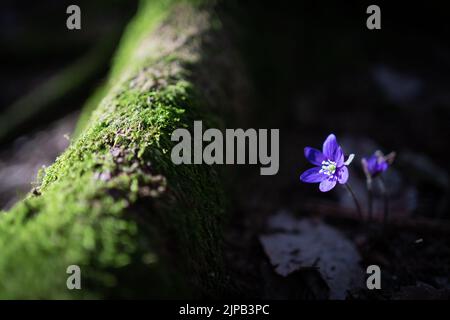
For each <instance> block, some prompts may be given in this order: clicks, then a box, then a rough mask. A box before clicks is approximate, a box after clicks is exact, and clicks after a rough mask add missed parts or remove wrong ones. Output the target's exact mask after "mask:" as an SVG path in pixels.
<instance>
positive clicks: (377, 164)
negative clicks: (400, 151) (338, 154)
mask: <svg viewBox="0 0 450 320" xmlns="http://www.w3.org/2000/svg"><path fill="white" fill-rule="evenodd" d="M394 158H395V153H394V152H391V153H390V154H388V155H387V156H385V155H384V154H383V153H382V152H381V151H376V152H375V153H374V154H373V155H372V156H370V157H369V158H362V160H361V163H362V166H363V169H364V172H365V173H366V175H367V176H368V177H371V178H374V177H376V176H377V175H379V174H380V173H383V172H384V171H386V170H387V169H388V168H389V165H390V164H391V163H392V162H393V161H394Z"/></svg>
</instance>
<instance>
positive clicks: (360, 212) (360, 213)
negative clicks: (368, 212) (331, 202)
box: [345, 183, 363, 219]
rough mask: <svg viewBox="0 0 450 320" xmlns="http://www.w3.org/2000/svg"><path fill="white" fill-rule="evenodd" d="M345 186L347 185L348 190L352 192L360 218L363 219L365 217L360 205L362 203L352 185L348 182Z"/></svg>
mask: <svg viewBox="0 0 450 320" xmlns="http://www.w3.org/2000/svg"><path fill="white" fill-rule="evenodd" d="M345 186H346V187H347V190H348V192H350V195H351V196H352V198H353V201H354V202H355V206H356V209H357V210H358V216H359V218H360V219H362V218H363V215H362V210H361V206H360V204H359V201H358V199H357V198H356V195H355V193H354V192H353V190H352V188H351V187H350V185H349V184H348V183H346V184H345Z"/></svg>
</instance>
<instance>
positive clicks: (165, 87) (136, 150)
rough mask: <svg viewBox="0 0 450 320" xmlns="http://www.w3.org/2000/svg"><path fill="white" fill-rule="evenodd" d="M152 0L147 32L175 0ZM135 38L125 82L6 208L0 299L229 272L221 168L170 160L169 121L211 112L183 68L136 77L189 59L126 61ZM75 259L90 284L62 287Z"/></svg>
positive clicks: (175, 285)
mask: <svg viewBox="0 0 450 320" xmlns="http://www.w3.org/2000/svg"><path fill="white" fill-rule="evenodd" d="M151 3H152V5H149V4H146V5H143V6H141V8H140V14H139V17H138V18H137V21H138V22H136V21H135V22H134V27H133V28H137V29H139V30H141V29H142V30H141V31H140V34H139V35H138V36H137V38H138V39H140V40H141V41H142V39H143V36H142V35H144V34H148V33H149V30H152V29H154V28H155V26H156V21H158V22H160V21H162V19H163V18H164V17H166V16H167V15H168V12H169V11H170V10H171V9H170V8H171V6H170V5H169V4H168V2H166V1H160V2H155V1H152V2H151ZM155 3H158V4H160V6H156V7H155V6H154V4H155ZM155 8H160V9H159V11H155V10H154V9H155ZM189 8H191V7H186V9H189ZM189 10H194V11H192V12H191V14H193V15H195V9H189ZM189 10H188V11H189ZM145 17H150V18H149V19H148V21H151V22H148V21H147V20H146V19H145ZM144 20H146V21H147V22H148V23H145V26H144V25H141V23H143V21H144ZM137 25H139V26H137ZM133 28H131V30H133ZM127 37H136V34H134V32H131V34H130V33H128V34H127ZM127 39H128V38H125V39H124V41H123V46H122V49H121V50H120V51H119V56H122V57H121V58H118V59H117V60H116V62H115V63H116V68H115V69H114V70H113V72H112V75H111V79H113V80H115V81H118V82H117V83H116V84H114V85H113V86H111V87H109V90H108V94H107V95H106V96H105V97H104V98H103V99H102V101H101V102H100V104H99V106H98V107H97V108H96V110H95V112H93V114H92V115H91V116H90V120H89V121H87V122H86V124H85V129H84V130H83V132H82V133H81V134H80V135H79V137H78V138H77V139H76V140H74V142H73V143H72V144H71V146H70V147H69V148H68V149H67V150H66V152H65V153H63V154H62V155H61V156H60V157H59V158H58V159H57V160H56V162H55V163H54V164H53V165H52V166H50V167H49V168H47V169H46V170H45V172H44V173H42V174H41V177H40V178H39V180H38V185H37V187H36V189H35V192H34V193H32V194H30V195H29V196H28V197H27V198H26V199H25V200H24V201H22V202H20V203H19V204H18V205H16V206H15V207H14V208H13V209H12V210H10V211H9V212H5V213H2V214H1V216H0V252H1V254H0V298H80V297H82V298H102V297H136V296H140V297H144V296H145V297H152V296H154V297H186V296H191V295H198V294H202V293H205V292H209V293H211V292H214V291H217V289H218V287H220V284H221V283H222V281H223V279H222V278H221V258H220V257H221V254H220V247H221V244H220V236H218V235H220V234H221V232H220V228H221V227H220V226H221V221H222V219H223V216H224V201H223V199H224V195H223V191H222V188H221V180H220V177H219V175H218V173H217V172H216V170H215V169H214V168H213V167H210V166H197V165H195V166H194V165H180V166H175V165H174V164H173V163H172V162H171V159H170V150H171V147H172V145H173V143H172V142H171V141H170V135H171V133H172V131H173V130H174V129H176V128H178V127H190V126H192V124H193V119H203V120H204V121H206V123H208V116H206V118H205V115H207V114H208V113H207V112H206V106H205V105H204V102H203V99H202V96H201V94H199V92H197V88H194V86H193V85H192V84H191V82H190V81H189V80H188V77H187V74H188V73H187V72H186V70H185V69H183V68H181V69H179V70H178V69H177V70H178V71H177V72H175V73H174V74H171V75H170V76H169V77H166V79H165V81H164V82H163V83H162V84H159V85H157V86H154V87H152V88H150V89H149V90H142V88H141V87H139V85H136V86H134V85H133V79H134V78H135V77H136V75H138V74H139V73H140V72H142V70H144V69H145V68H147V69H148V68H150V69H151V68H152V66H154V65H162V67H163V69H165V68H168V67H170V64H172V63H180V62H181V63H182V62H183V59H185V58H183V55H177V53H176V52H174V53H173V54H172V55H171V58H170V59H168V58H167V57H166V56H161V57H158V56H153V57H150V58H149V57H146V58H143V59H140V60H138V61H133V62H130V63H128V62H129V61H130V60H129V59H130V58H129V57H128V58H126V57H127V56H133V53H134V52H135V51H134V50H135V49H136V44H133V45H132V44H131V43H134V41H135V40H133V41H132V40H127ZM133 48H134V49H133ZM131 60H133V59H131ZM187 62H190V63H191V62H192V61H191V60H190V61H187ZM147 72H150V74H151V71H148V70H147ZM200 115H201V116H200ZM72 264H75V265H79V266H80V267H81V270H82V286H83V290H73V291H70V290H68V289H67V288H66V279H67V276H68V275H67V274H66V273H65V271H66V268H67V267H68V266H69V265H72Z"/></svg>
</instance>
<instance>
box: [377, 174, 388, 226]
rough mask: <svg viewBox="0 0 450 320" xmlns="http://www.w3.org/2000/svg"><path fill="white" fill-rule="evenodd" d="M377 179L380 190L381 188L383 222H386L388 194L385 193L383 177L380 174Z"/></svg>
mask: <svg viewBox="0 0 450 320" xmlns="http://www.w3.org/2000/svg"><path fill="white" fill-rule="evenodd" d="M378 181H379V184H380V190H381V194H382V195H383V202H384V206H383V210H384V217H383V222H384V223H387V219H388V216H389V195H388V193H387V190H386V186H385V184H384V180H383V177H382V176H380V177H379V179H378Z"/></svg>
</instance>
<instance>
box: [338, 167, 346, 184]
mask: <svg viewBox="0 0 450 320" xmlns="http://www.w3.org/2000/svg"><path fill="white" fill-rule="evenodd" d="M347 180H348V169H347V167H346V166H343V167H340V168H339V173H338V182H339V183H340V184H344V183H346V182H347Z"/></svg>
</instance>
